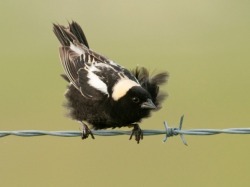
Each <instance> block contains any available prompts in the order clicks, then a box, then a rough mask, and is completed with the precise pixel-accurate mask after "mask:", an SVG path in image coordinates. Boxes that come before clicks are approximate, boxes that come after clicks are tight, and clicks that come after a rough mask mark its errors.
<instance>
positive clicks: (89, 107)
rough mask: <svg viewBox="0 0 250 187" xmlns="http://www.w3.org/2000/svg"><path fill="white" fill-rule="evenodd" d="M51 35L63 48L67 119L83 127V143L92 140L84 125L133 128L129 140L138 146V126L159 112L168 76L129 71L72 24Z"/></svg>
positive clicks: (56, 27)
mask: <svg viewBox="0 0 250 187" xmlns="http://www.w3.org/2000/svg"><path fill="white" fill-rule="evenodd" d="M53 31H54V33H55V35H56V36H57V38H58V40H59V41H60V43H61V45H62V46H61V47H60V48H59V52H60V59H61V62H62V66H63V68H64V71H65V74H63V75H62V77H63V78H64V79H65V80H66V81H68V82H69V85H68V90H67V92H66V94H65V97H66V99H67V104H66V107H67V108H69V111H70V112H69V115H70V117H71V118H72V119H74V120H77V121H79V122H81V123H82V124H83V133H82V139H85V138H87V137H88V136H89V135H91V136H92V138H94V136H93V134H92V132H91V130H90V129H89V128H88V126H87V125H86V123H87V124H89V125H91V127H92V128H93V129H106V128H116V127H123V126H133V127H134V128H133V130H132V133H131V136H130V139H131V138H132V136H133V135H135V139H136V141H137V143H139V141H140V140H141V139H142V138H143V133H142V130H141V129H140V127H139V125H138V124H137V123H138V122H140V121H141V119H142V118H145V117H149V115H150V112H151V110H157V109H159V108H160V104H161V102H162V101H163V99H164V98H165V94H163V93H160V92H159V85H161V84H163V83H165V82H166V81H167V78H168V73H167V72H163V73H159V74H157V75H154V76H152V77H150V76H149V72H148V70H147V69H146V68H143V67H142V68H138V67H137V68H135V69H134V70H132V71H129V70H127V69H125V68H124V67H122V66H120V65H118V64H116V63H115V62H113V61H112V60H110V59H108V58H107V57H104V56H102V55H100V54H98V53H96V52H95V51H93V50H91V49H90V48H89V44H88V42H87V39H86V37H85V35H84V33H83V30H82V29H81V27H80V26H79V25H78V24H77V23H76V22H74V21H72V23H69V26H68V27H64V26H62V25H59V24H54V30H53Z"/></svg>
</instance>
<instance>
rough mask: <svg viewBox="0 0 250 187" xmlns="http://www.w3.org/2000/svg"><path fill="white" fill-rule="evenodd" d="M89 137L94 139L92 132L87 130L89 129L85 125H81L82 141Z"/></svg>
mask: <svg viewBox="0 0 250 187" xmlns="http://www.w3.org/2000/svg"><path fill="white" fill-rule="evenodd" d="M89 135H91V138H92V139H95V137H94V135H93V133H92V131H91V130H90V129H89V127H88V126H87V125H86V124H84V123H82V139H83V140H84V139H86V138H88V137H89Z"/></svg>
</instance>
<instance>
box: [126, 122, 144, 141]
mask: <svg viewBox="0 0 250 187" xmlns="http://www.w3.org/2000/svg"><path fill="white" fill-rule="evenodd" d="M133 135H134V136H135V141H136V142H137V143H138V144H139V143H140V140H142V139H143V132H142V130H141V128H140V126H139V125H138V124H134V128H133V130H132V132H131V135H130V138H129V140H131V139H132V137H133Z"/></svg>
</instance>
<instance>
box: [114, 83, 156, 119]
mask: <svg viewBox="0 0 250 187" xmlns="http://www.w3.org/2000/svg"><path fill="white" fill-rule="evenodd" d="M119 84H120V85H116V87H114V89H113V94H112V98H113V100H114V101H115V105H116V107H115V108H116V109H117V111H116V113H118V114H119V115H124V117H126V118H131V119H132V121H134V122H136V121H140V120H141V118H143V117H147V116H148V115H149V113H150V111H151V110H153V109H156V106H155V104H154V103H153V101H152V98H151V95H150V94H149V93H148V91H146V90H145V89H144V88H142V87H141V86H140V85H139V84H137V83H136V82H134V81H131V80H126V81H124V82H120V83H119Z"/></svg>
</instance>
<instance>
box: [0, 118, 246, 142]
mask: <svg viewBox="0 0 250 187" xmlns="http://www.w3.org/2000/svg"><path fill="white" fill-rule="evenodd" d="M183 119H184V116H181V119H180V123H179V127H178V128H172V127H169V126H168V124H167V122H166V121H164V126H165V130H149V129H148V130H143V136H154V135H162V134H164V135H165V138H164V139H163V142H166V141H167V139H168V138H169V137H172V136H177V135H180V137H181V140H182V142H183V143H184V144H185V145H187V141H186V140H185V138H184V135H216V134H222V133H224V134H250V128H228V129H189V130H182V124H183ZM92 133H93V134H94V135H96V136H119V135H131V131H120V130H92ZM10 135H13V136H22V137H31V136H45V135H48V136H59V137H77V136H81V135H82V132H80V131H43V130H16V131H0V138H2V137H6V136H10Z"/></svg>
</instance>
